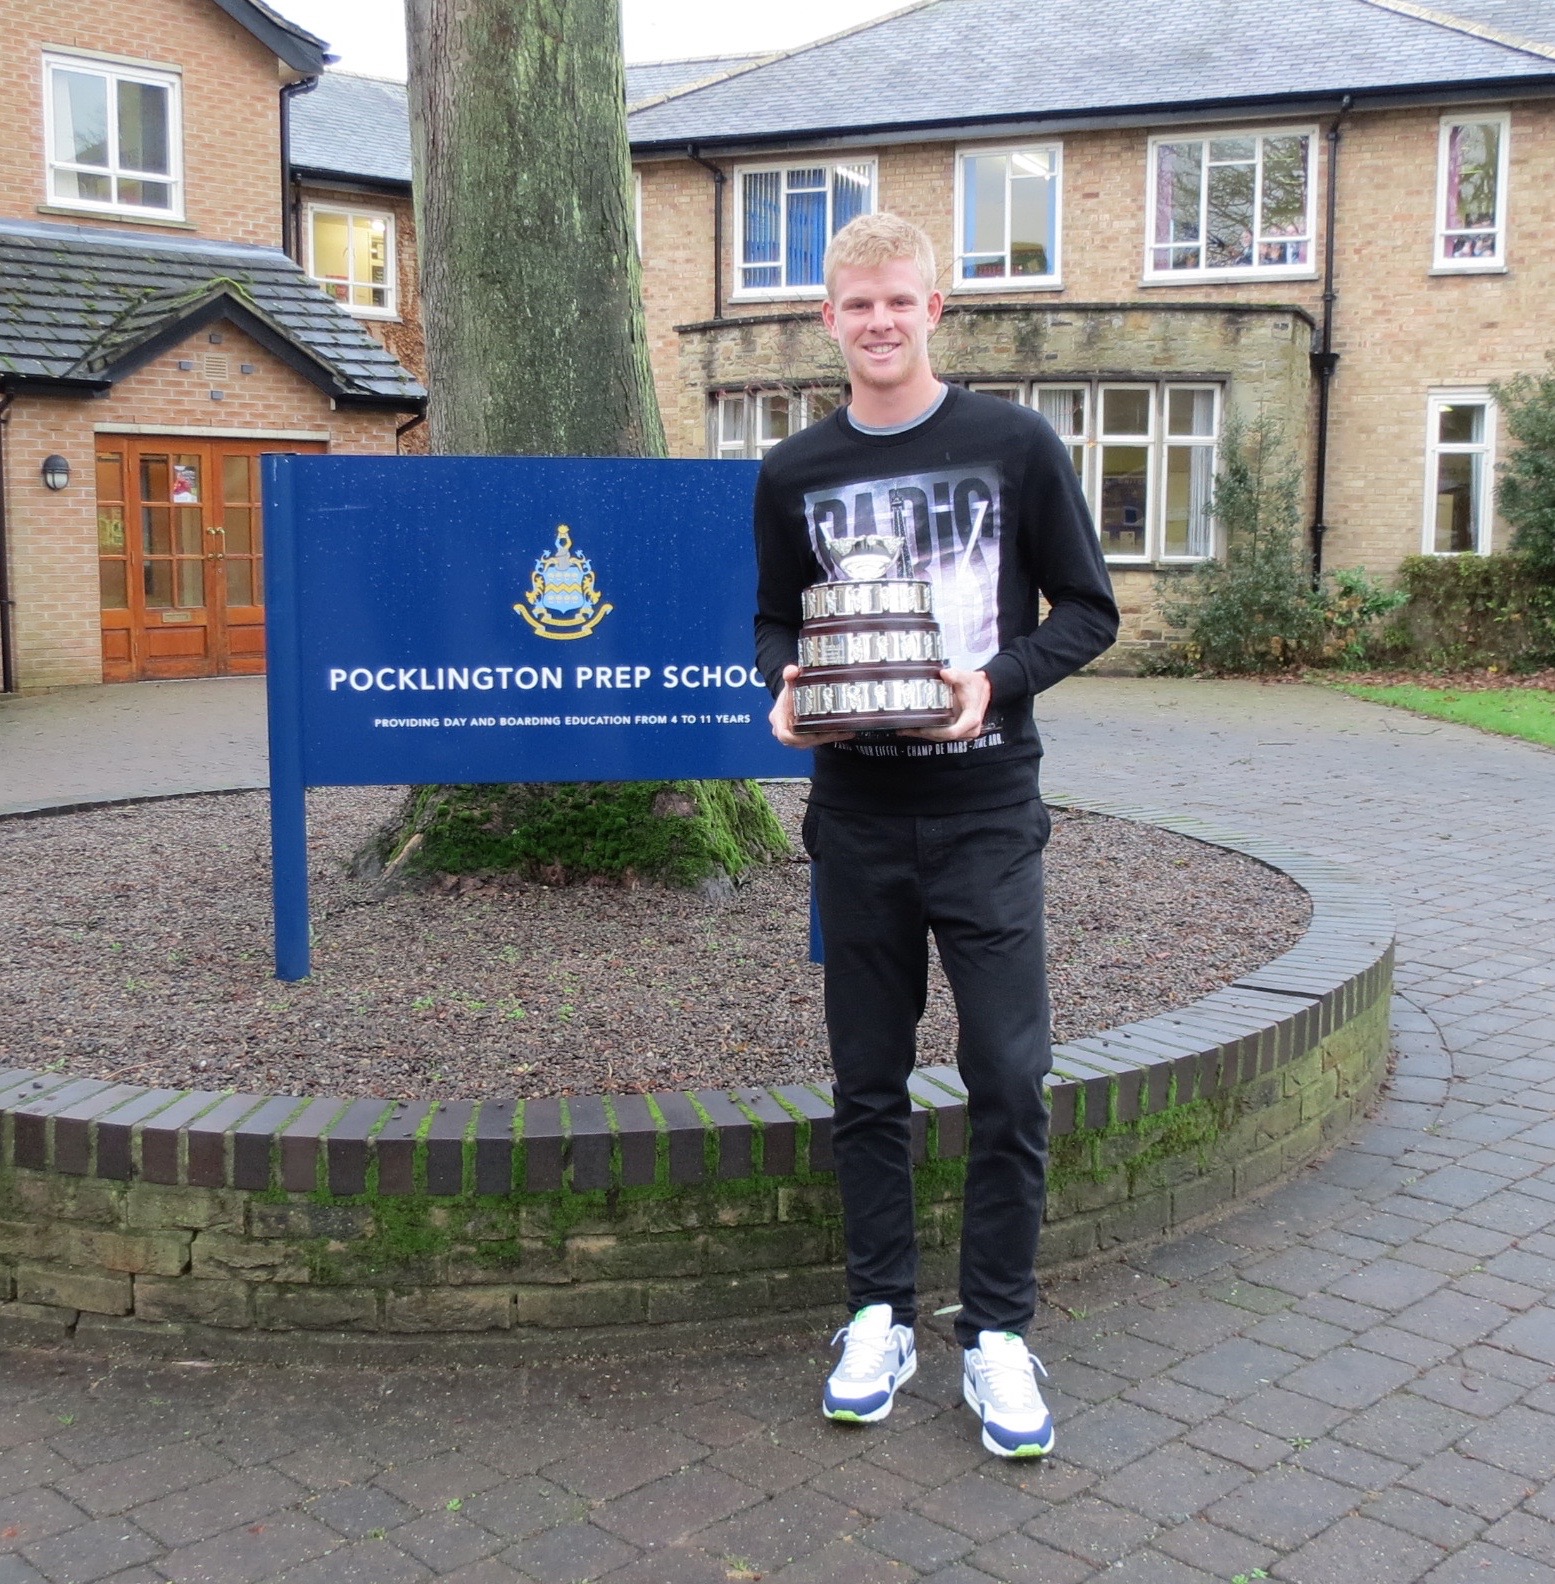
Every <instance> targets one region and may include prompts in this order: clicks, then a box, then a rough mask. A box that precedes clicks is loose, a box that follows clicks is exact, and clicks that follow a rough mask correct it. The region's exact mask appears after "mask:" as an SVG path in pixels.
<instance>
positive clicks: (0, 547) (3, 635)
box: [0, 391, 16, 693]
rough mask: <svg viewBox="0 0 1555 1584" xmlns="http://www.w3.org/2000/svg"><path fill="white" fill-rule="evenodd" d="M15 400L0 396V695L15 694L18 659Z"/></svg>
mask: <svg viewBox="0 0 1555 1584" xmlns="http://www.w3.org/2000/svg"><path fill="white" fill-rule="evenodd" d="M15 400H16V398H15V397H14V396H13V395H12V394H11V393H10V392H9V391H6V392H5V393H4V394H0V693H14V692H15V691H16V656H15V654H14V653H13V652H12V648H11V618H12V615H13V604H14V602H13V601H12V599H11V549H10V546H9V544H8V543H7V542H6V531H5V431H6V426H7V425H8V424H9V423H10V421H11V403H12V402H14V401H15Z"/></svg>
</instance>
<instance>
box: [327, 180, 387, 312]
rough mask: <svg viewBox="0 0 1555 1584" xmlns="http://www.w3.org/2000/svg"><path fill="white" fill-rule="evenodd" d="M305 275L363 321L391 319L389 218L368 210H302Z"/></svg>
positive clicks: (383, 214)
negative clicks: (305, 217)
mask: <svg viewBox="0 0 1555 1584" xmlns="http://www.w3.org/2000/svg"><path fill="white" fill-rule="evenodd" d="M308 273H309V274H310V275H311V276H312V277H313V278H314V280H316V281H318V283H319V284H320V285H321V286H322V287H323V288H324V290H325V291H327V292H328V293H329V294H330V296H331V297H333V298H335V299H336V301H337V302H339V303H341V304H342V305H343V306H344V307H345V308H347V309H348V310H349V311H350V312H351V313H354V314H356V315H358V316H359V317H361V318H363V319H392V318H393V317H394V316H395V314H396V312H397V309H396V307H395V290H394V286H395V282H394V216H393V215H392V214H385V213H381V212H379V211H377V210H372V209H326V208H323V207H321V206H318V205H311V204H310V205H309V207H308Z"/></svg>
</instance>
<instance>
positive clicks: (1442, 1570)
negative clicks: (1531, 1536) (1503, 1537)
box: [1424, 1541, 1555, 1584]
mask: <svg viewBox="0 0 1555 1584" xmlns="http://www.w3.org/2000/svg"><path fill="white" fill-rule="evenodd" d="M1487 1579H1494V1580H1495V1581H1496V1584H1555V1568H1547V1567H1545V1566H1544V1564H1543V1563H1542V1562H1534V1561H1531V1560H1529V1559H1528V1558H1527V1557H1520V1556H1516V1555H1514V1554H1513V1553H1512V1552H1510V1551H1503V1550H1502V1549H1501V1548H1500V1546H1490V1545H1485V1544H1483V1543H1481V1542H1479V1541H1476V1542H1475V1543H1474V1544H1473V1545H1467V1546H1465V1547H1464V1548H1463V1549H1462V1550H1461V1551H1459V1552H1458V1553H1457V1555H1456V1556H1452V1557H1449V1558H1448V1559H1447V1560H1446V1561H1445V1562H1443V1563H1441V1564H1439V1565H1438V1566H1437V1567H1434V1568H1432V1569H1431V1571H1430V1572H1429V1573H1427V1574H1426V1576H1425V1579H1424V1584H1485V1581H1486V1580H1487Z"/></svg>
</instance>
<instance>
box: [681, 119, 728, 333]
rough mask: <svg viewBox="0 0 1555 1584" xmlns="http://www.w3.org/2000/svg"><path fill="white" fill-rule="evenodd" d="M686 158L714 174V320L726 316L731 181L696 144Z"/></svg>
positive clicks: (722, 169)
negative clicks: (727, 204)
mask: <svg viewBox="0 0 1555 1584" xmlns="http://www.w3.org/2000/svg"><path fill="white" fill-rule="evenodd" d="M686 158H687V159H689V160H691V161H693V162H694V163H695V164H697V165H700V166H701V167H702V169H703V170H705V171H711V172H712V173H713V319H714V320H715V321H717V320H719V319H722V318H723V316H724V183H725V182H726V181H727V180H728V179H729V178H728V174H727V173H726V172H725V170H724V168H723V166H722V165H713V164H710V163H709V162H708V161H707V160H705V159H703V158H702V156H701V155H700V154H698V153H697V146H696V144H695V143H688V144H687V145H686Z"/></svg>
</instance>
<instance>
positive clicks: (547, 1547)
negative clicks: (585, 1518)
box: [502, 1523, 637, 1584]
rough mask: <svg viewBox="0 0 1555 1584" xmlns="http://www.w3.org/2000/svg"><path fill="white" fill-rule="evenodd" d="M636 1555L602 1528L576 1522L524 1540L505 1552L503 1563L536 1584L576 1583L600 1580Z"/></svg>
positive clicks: (629, 1547)
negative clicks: (586, 1580) (585, 1580)
mask: <svg viewBox="0 0 1555 1584" xmlns="http://www.w3.org/2000/svg"><path fill="white" fill-rule="evenodd" d="M636 1555H637V1552H636V1550H635V1549H634V1548H633V1547H632V1546H629V1545H627V1544H626V1542H625V1541H624V1540H618V1539H616V1537H615V1536H614V1535H608V1534H606V1533H605V1531H604V1530H603V1529H596V1528H595V1527H594V1525H593V1524H590V1523H573V1524H561V1525H559V1526H558V1527H557V1528H555V1529H547V1530H546V1531H545V1533H544V1534H540V1535H536V1536H535V1537H534V1538H533V1539H529V1540H521V1541H520V1542H519V1543H518V1544H517V1545H516V1546H514V1547H513V1548H512V1549H511V1550H509V1551H504V1552H503V1553H502V1560H503V1561H504V1562H507V1563H509V1564H510V1565H512V1566H513V1567H515V1568H517V1569H519V1570H520V1572H522V1573H523V1574H524V1575H526V1576H527V1577H529V1578H532V1579H533V1580H534V1581H535V1584H577V1581H578V1580H580V1579H597V1578H600V1577H602V1576H603V1575H604V1574H606V1573H608V1572H610V1571H611V1570H612V1569H613V1568H620V1567H624V1566H625V1565H626V1564H627V1563H628V1562H630V1561H632V1560H633V1558H634V1557H636Z"/></svg>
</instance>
